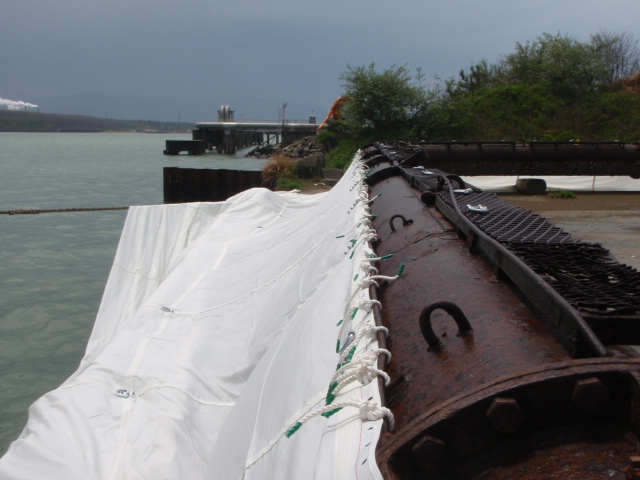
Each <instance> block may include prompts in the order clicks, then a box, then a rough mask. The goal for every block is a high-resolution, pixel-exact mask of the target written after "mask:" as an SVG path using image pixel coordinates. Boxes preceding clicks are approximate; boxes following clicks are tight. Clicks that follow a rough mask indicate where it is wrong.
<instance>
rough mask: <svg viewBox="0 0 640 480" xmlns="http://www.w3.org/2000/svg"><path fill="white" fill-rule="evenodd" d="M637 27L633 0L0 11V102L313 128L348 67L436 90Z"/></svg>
mask: <svg viewBox="0 0 640 480" xmlns="http://www.w3.org/2000/svg"><path fill="white" fill-rule="evenodd" d="M638 19H640V1H638V0H537V1H533V0H527V1H524V0H522V1H521V0H484V1H479V0H476V1H472V0H420V1H418V0H324V1H320V0H317V1H314V2H310V1H306V0H298V1H293V0H269V1H266V0H229V1H226V2H224V1H220V0H179V1H178V0H109V1H106V0H104V1H103V0H55V1H53V0H0V42H1V45H2V48H0V97H1V98H4V99H11V100H14V101H17V100H21V101H24V102H30V103H39V102H42V101H43V99H45V101H46V99H49V98H54V97H61V96H71V95H78V94H86V93H99V94H104V95H109V96H127V97H150V98H154V99H155V98H157V99H172V100H178V101H181V102H184V104H185V110H186V111H185V112H184V113H183V114H182V115H183V119H189V120H193V121H201V120H214V119H215V118H213V117H214V114H215V110H217V108H218V107H219V106H220V105H222V104H230V105H231V107H232V109H234V108H235V109H236V118H239V117H243V118H264V112H263V111H257V110H259V109H260V108H261V107H260V105H265V104H266V105H270V104H273V107H272V108H273V115H272V117H274V118H275V117H276V116H277V113H278V111H277V107H278V105H279V104H280V103H282V102H287V103H288V104H289V105H290V108H289V110H288V112H287V117H292V118H304V116H305V115H308V114H309V113H310V112H308V111H307V109H308V108H310V107H315V108H316V109H317V110H320V111H316V112H315V113H316V114H317V115H318V117H324V115H326V112H327V111H328V110H329V107H330V106H331V104H332V102H333V101H334V100H335V99H336V98H337V97H338V96H340V94H341V92H342V86H341V81H340V80H339V76H340V74H341V73H342V72H344V71H345V68H346V66H347V65H348V64H350V65H353V66H360V65H368V64H369V63H371V62H375V63H376V64H377V65H378V66H379V67H380V69H382V68H386V67H389V66H391V65H407V66H408V67H409V68H410V69H411V70H414V69H415V68H417V67H421V68H422V71H423V73H424V74H426V78H427V79H428V80H431V79H432V78H433V76H434V75H439V76H440V77H443V78H446V77H449V76H454V75H457V72H458V71H459V70H460V69H461V68H463V67H465V68H466V67H469V65H471V64H472V63H474V62H477V61H479V60H482V59H486V60H488V61H489V62H493V61H495V60H496V59H497V58H498V57H499V56H500V55H504V54H508V53H510V52H511V51H513V48H514V46H515V43H516V42H518V41H519V42H525V41H527V40H532V39H535V37H537V36H538V35H540V34H542V33H544V32H547V33H557V32H561V33H563V34H569V35H572V36H574V37H575V38H577V39H578V40H581V41H588V40H589V35H590V34H594V33H597V32H598V31H602V30H607V31H609V32H616V31H626V32H629V33H631V34H632V35H634V36H635V37H639V36H640V22H639V20H638ZM239 99H245V100H247V99H249V101H240V100H239ZM251 99H255V102H254V103H255V105H256V111H251V110H252V107H251V105H252V101H251ZM234 101H235V102H236V103H237V104H238V105H241V109H239V108H238V107H237V106H236V105H234V104H233V103H232V102H234ZM195 102H199V103H200V104H202V105H203V107H205V108H204V110H202V111H199V112H192V111H191V110H189V109H188V108H187V107H186V105H187V104H190V105H193V104H194V103H195ZM41 107H42V108H43V109H44V110H45V111H46V110H47V109H46V105H41ZM48 111H51V110H48ZM203 111H204V112H209V111H211V115H208V113H204V114H203V113H202V112H203ZM95 114H96V115H100V114H101V112H96V113H95ZM105 114H106V113H105ZM171 115H172V116H173V115H174V113H171ZM195 115H198V116H202V115H208V116H209V118H192V117H193V116H195Z"/></svg>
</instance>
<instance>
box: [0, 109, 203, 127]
mask: <svg viewBox="0 0 640 480" xmlns="http://www.w3.org/2000/svg"><path fill="white" fill-rule="evenodd" d="M194 128H195V123H192V122H179V123H178V122H159V121H156V120H116V119H109V118H98V117H91V116H87V115H67V114H59V113H42V112H28V111H20V110H0V132H6V133H20V132H25V133H103V132H121V133H129V132H135V133H189V132H191V130H193V129H194Z"/></svg>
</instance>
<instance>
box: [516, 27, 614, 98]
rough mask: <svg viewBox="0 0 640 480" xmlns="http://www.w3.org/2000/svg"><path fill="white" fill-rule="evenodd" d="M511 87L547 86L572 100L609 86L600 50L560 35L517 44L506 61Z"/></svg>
mask: <svg viewBox="0 0 640 480" xmlns="http://www.w3.org/2000/svg"><path fill="white" fill-rule="evenodd" d="M504 66H505V69H506V75H507V80H508V82H509V83H524V84H527V85H535V84H544V85H547V86H548V87H549V88H550V89H551V91H552V92H553V93H555V94H556V95H558V96H561V97H565V98H571V97H576V96H579V95H581V94H583V93H587V92H589V91H593V90H596V89H598V88H600V87H602V86H604V85H606V83H607V70H606V66H605V63H604V62H603V60H602V56H601V54H600V53H599V51H598V48H597V47H596V46H594V45H593V44H586V43H582V42H579V41H577V40H575V39H574V38H572V37H569V36H563V35H560V34H559V33H558V34H556V35H551V34H548V33H543V34H542V35H541V36H539V37H538V38H537V39H536V40H535V41H528V42H526V43H524V44H522V43H520V42H518V43H516V51H515V53H512V54H510V55H507V57H506V58H505V60H504Z"/></svg>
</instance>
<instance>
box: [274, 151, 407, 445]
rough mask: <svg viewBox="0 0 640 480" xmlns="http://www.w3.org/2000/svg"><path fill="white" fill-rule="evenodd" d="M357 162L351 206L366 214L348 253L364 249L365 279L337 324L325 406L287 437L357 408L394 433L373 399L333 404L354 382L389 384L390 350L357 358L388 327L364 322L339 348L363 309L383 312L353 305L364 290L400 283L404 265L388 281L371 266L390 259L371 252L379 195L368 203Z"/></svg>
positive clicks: (367, 303) (369, 303)
mask: <svg viewBox="0 0 640 480" xmlns="http://www.w3.org/2000/svg"><path fill="white" fill-rule="evenodd" d="M356 162H357V165H356V167H357V168H356V169H354V171H356V172H357V170H360V172H361V174H362V180H363V182H362V183H361V184H360V190H359V192H358V200H356V202H355V203H354V205H353V206H352V209H353V208H355V206H356V205H357V204H360V205H361V207H362V209H363V210H364V213H363V216H362V221H361V222H360V224H358V227H359V226H362V229H361V230H360V231H359V232H358V234H357V237H358V238H357V239H353V240H351V243H352V245H351V246H349V250H353V251H352V253H351V257H350V258H353V254H354V253H355V250H356V246H359V247H360V248H361V250H362V253H363V255H364V257H365V258H364V259H363V260H362V261H361V262H360V265H359V272H358V273H357V274H356V276H355V278H354V281H355V280H357V278H358V276H359V275H360V272H362V273H363V277H364V278H363V279H362V280H360V281H359V282H358V283H357V284H356V288H355V291H354V292H353V294H352V295H351V297H350V298H349V300H348V301H347V303H346V305H345V309H344V312H343V315H342V318H341V319H340V321H339V322H338V323H337V325H338V326H340V331H339V334H338V342H337V347H336V352H338V354H339V363H338V368H337V370H336V372H335V373H334V375H333V378H332V379H331V382H330V385H329V389H328V392H327V396H326V405H324V406H323V407H320V408H318V409H316V410H313V411H311V412H308V413H307V414H305V415H303V416H302V417H301V418H300V419H299V420H298V421H297V422H296V423H295V424H294V425H292V426H291V427H290V428H289V429H288V430H287V432H286V433H285V435H286V436H287V437H290V436H291V435H293V434H294V433H295V432H296V431H298V429H300V427H302V425H303V424H304V423H306V422H307V421H309V420H310V419H312V418H314V417H316V416H318V415H322V416H324V417H327V418H328V417H330V416H331V415H333V414H335V413H337V412H338V411H340V410H341V409H342V408H344V407H355V408H358V409H359V412H360V418H361V419H362V420H364V421H373V420H380V419H382V418H384V417H387V419H388V421H389V428H390V429H391V430H393V426H394V418H393V413H392V412H391V410H389V409H388V408H386V407H382V406H379V405H378V404H377V403H376V402H373V401H371V398H370V399H369V400H365V401H363V400H362V399H357V398H352V399H349V400H344V401H338V402H335V403H334V400H335V398H336V396H337V395H338V393H339V392H340V391H341V390H342V389H343V388H344V387H346V386H347V385H349V384H351V383H353V382H355V381H357V382H359V383H360V384H361V385H367V384H369V383H371V382H372V381H373V380H374V379H376V378H378V377H382V378H383V379H384V381H385V384H389V382H390V378H389V375H388V374H387V373H386V372H384V371H383V370H380V369H378V368H377V366H376V365H377V363H378V357H379V356H380V355H381V354H384V355H386V356H387V363H388V362H389V361H391V353H390V352H389V351H388V350H386V349H384V348H374V349H372V350H369V351H365V352H363V353H361V354H359V355H358V356H355V353H356V350H357V348H358V344H359V342H360V341H361V340H362V339H363V338H364V337H365V336H367V337H372V338H375V337H376V336H377V334H378V332H381V331H382V332H384V333H385V335H388V334H389V331H388V330H387V328H386V327H382V326H374V325H371V323H369V321H364V319H363V324H362V326H361V327H360V328H359V329H358V333H357V334H356V333H355V332H354V331H353V330H352V331H350V332H349V335H348V336H347V340H346V342H345V345H344V346H343V347H342V348H341V347H340V339H341V338H343V335H344V331H345V329H346V326H347V325H351V324H352V323H353V320H354V319H355V317H356V315H357V313H358V311H359V310H360V309H362V310H363V311H364V312H365V318H366V316H367V315H368V314H369V313H371V311H372V310H373V306H374V305H377V306H378V308H382V304H381V303H380V302H379V301H378V300H372V299H370V298H368V295H367V296H366V298H360V299H358V302H357V305H356V306H355V307H354V306H353V303H354V300H355V299H356V298H357V297H358V295H359V294H360V293H361V292H362V291H363V290H366V289H368V287H369V286H370V285H376V286H378V283H377V281H383V280H386V281H388V282H393V281H395V280H397V279H398V278H399V277H400V275H401V274H402V270H403V269H404V264H403V265H402V266H401V267H400V271H399V272H398V274H397V275H395V276H394V277H388V276H384V275H378V269H377V268H376V267H374V266H373V265H372V263H374V262H378V261H381V260H385V259H386V258H389V256H385V257H376V256H375V253H374V252H373V250H371V248H369V246H368V245H369V242H370V241H372V240H376V239H378V238H379V237H378V234H377V232H376V231H375V229H374V228H373V223H372V221H371V220H372V219H373V218H375V215H372V214H371V208H370V207H369V205H370V204H371V203H372V202H373V201H374V200H375V198H377V197H379V196H380V195H377V196H376V197H374V198H372V199H369V195H368V192H367V187H366V184H365V183H364V178H365V177H366V174H367V173H368V172H369V169H368V168H367V167H366V165H364V163H363V162H362V161H361V160H360V159H359V158H358V159H357V160H356ZM350 211H351V210H350ZM338 238H341V237H338ZM371 273H375V275H371ZM348 346H351V348H347V347H348ZM354 356H355V358H354Z"/></svg>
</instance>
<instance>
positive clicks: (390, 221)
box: [389, 214, 413, 232]
mask: <svg viewBox="0 0 640 480" xmlns="http://www.w3.org/2000/svg"><path fill="white" fill-rule="evenodd" d="M396 218H401V219H402V225H404V226H405V227H406V226H407V225H411V224H412V223H413V220H412V219H409V220H407V219H406V218H405V217H404V215H400V214H397V215H394V216H393V217H391V219H390V220H389V226H390V227H391V231H392V232H395V231H396V228H395V227H394V226H393V221H394V220H395V219H396Z"/></svg>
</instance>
